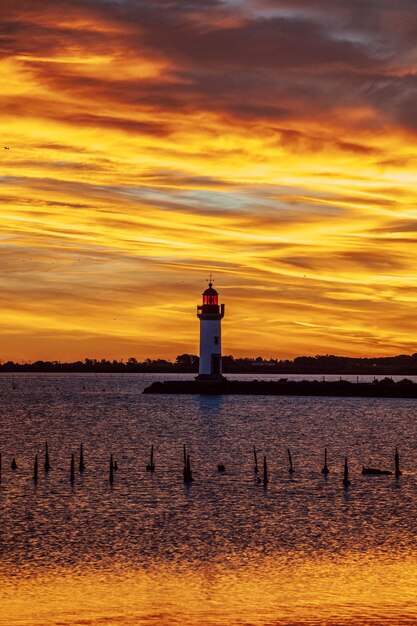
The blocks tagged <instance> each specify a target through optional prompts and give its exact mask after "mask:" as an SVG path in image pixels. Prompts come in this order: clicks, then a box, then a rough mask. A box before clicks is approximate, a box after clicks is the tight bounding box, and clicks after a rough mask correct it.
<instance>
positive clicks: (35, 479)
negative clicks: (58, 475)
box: [33, 455, 38, 483]
mask: <svg viewBox="0 0 417 626" xmlns="http://www.w3.org/2000/svg"><path fill="white" fill-rule="evenodd" d="M33 480H34V481H35V483H36V482H37V481H38V455H36V456H35V463H34V465H33Z"/></svg>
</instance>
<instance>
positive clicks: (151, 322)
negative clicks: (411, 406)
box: [0, 0, 417, 359]
mask: <svg viewBox="0 0 417 626" xmlns="http://www.w3.org/2000/svg"><path fill="white" fill-rule="evenodd" d="M5 9H6V10H5V12H4V14H5V16H6V17H5V19H3V20H2V23H1V25H0V78H1V81H2V83H1V84H2V98H1V100H0V111H1V116H0V130H1V138H2V139H1V144H2V146H3V147H1V152H0V159H1V172H0V201H1V206H2V209H1V214H0V222H1V234H0V237H1V243H2V254H1V257H0V263H1V273H0V284H1V287H2V294H3V303H2V307H1V310H0V322H1V324H2V329H3V335H4V336H5V337H6V339H5V341H4V343H3V348H2V354H1V355H0V356H1V357H2V358H18V359H21V358H32V359H34V358H62V359H64V358H84V357H85V356H97V357H109V358H120V357H125V358H126V357H128V356H131V355H135V356H139V357H145V356H154V357H156V356H164V357H167V356H175V355H176V354H178V353H180V352H185V351H189V352H196V351H197V349H198V348H197V345H198V323H197V319H196V317H195V305H196V304H197V303H198V302H199V300H200V292H201V291H202V290H203V288H204V285H205V278H206V277H207V275H208V274H209V273H210V272H213V273H214V274H215V276H216V282H217V285H218V287H219V290H220V292H221V296H222V298H223V299H224V301H226V304H227V316H226V318H225V320H224V325H225V334H224V351H225V352H226V353H233V354H236V355H237V354H255V355H257V354H258V353H262V354H264V355H265V356H280V357H286V356H292V355H296V354H301V353H303V354H307V353H308V354H316V353H326V352H336V353H339V354H341V353H343V354H364V355H365V354H367V355H369V354H390V353H391V354H392V353H397V352H399V351H401V352H414V351H416V346H417V342H416V341H415V340H414V337H415V336H416V331H417V328H416V322H415V320H414V315H413V308H412V306H411V305H412V304H414V303H415V301H416V299H417V295H416V283H415V270H414V265H415V261H414V256H415V254H414V247H415V236H414V235H415V230H416V226H415V224H416V223H417V211H416V209H415V205H416V190H415V180H416V175H417V160H416V158H415V155H414V153H415V150H414V143H415V133H416V128H417V126H416V124H417V118H416V108H415V101H416V95H417V94H416V90H417V82H416V76H415V64H416V62H417V56H416V52H415V34H416V32H417V18H416V14H415V10H414V9H415V7H414V3H413V2H411V1H408V0H399V1H398V2H393V1H391V0H381V1H380V2H373V1H371V0H369V1H365V2H362V1H361V2H359V1H356V0H354V1H352V0H350V1H349V2H348V0H318V1H317V2H316V1H315V2H312V1H310V0H291V2H290V1H289V0H287V1H285V0H251V1H250V0H247V1H244V0H242V1H241V2H226V1H224V2H222V1H221V0H204V1H203V0H199V1H198V2H192V1H189V2H188V1H187V2H176V1H174V0H154V1H153V2H152V3H149V2H145V1H140V0H124V1H123V2H117V1H116V0H108V1H106V2H104V1H103V0H83V1H81V0H64V1H63V2H61V3H60V4H59V5H56V3H52V2H49V0H39V2H38V3H36V4H35V3H33V2H29V1H23V2H18V3H16V2H11V1H9V0H6V3H5ZM5 148H9V149H8V150H6V149H5ZM87 351H88V353H87Z"/></svg>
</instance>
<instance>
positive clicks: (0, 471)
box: [0, 452, 1, 482]
mask: <svg viewBox="0 0 417 626" xmlns="http://www.w3.org/2000/svg"><path fill="white" fill-rule="evenodd" d="M0 482H1V452H0Z"/></svg>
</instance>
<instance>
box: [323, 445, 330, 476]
mask: <svg viewBox="0 0 417 626" xmlns="http://www.w3.org/2000/svg"><path fill="white" fill-rule="evenodd" d="M329 472H330V470H329V468H328V467H327V448H324V465H323V469H322V470H321V473H322V474H324V475H327V474H328V473H329Z"/></svg>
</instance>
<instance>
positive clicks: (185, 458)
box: [184, 444, 187, 467]
mask: <svg viewBox="0 0 417 626" xmlns="http://www.w3.org/2000/svg"><path fill="white" fill-rule="evenodd" d="M186 466H187V450H186V448H185V444H184V467H186Z"/></svg>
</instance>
